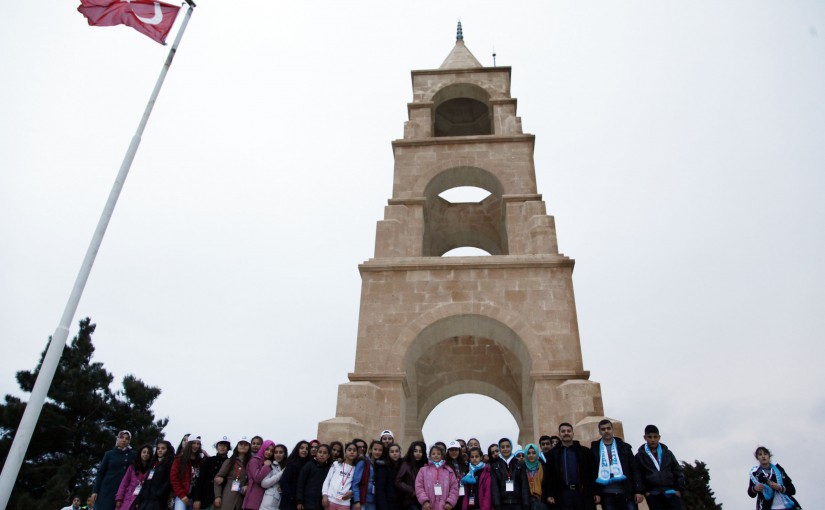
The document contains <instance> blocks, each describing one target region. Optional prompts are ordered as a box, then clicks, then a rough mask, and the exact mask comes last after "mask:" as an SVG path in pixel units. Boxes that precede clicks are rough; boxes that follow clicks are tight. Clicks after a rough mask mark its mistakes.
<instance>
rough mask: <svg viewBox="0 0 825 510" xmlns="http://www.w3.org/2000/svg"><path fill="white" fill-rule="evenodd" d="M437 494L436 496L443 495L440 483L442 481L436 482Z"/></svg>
mask: <svg viewBox="0 0 825 510" xmlns="http://www.w3.org/2000/svg"><path fill="white" fill-rule="evenodd" d="M435 495H436V496H440V495H441V484H440V483H436V484H435Z"/></svg>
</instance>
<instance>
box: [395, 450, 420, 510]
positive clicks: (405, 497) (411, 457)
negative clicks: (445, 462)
mask: <svg viewBox="0 0 825 510" xmlns="http://www.w3.org/2000/svg"><path fill="white" fill-rule="evenodd" d="M426 452H427V445H426V444H425V443H424V441H413V442H412V444H410V447H409V448H408V449H407V455H405V456H404V460H403V461H402V462H401V467H399V468H398V474H397V475H396V476H395V487H396V488H397V489H398V493H399V496H400V497H401V508H402V509H403V510H421V505H420V504H419V503H418V499H417V498H416V497H415V477H416V476H418V470H420V469H421V468H422V467H423V466H424V464H426V463H427V454H426Z"/></svg>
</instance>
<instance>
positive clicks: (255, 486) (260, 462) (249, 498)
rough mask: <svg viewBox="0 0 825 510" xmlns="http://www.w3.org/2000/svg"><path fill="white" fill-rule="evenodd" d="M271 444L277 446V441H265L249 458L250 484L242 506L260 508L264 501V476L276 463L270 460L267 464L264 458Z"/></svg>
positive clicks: (257, 509)
mask: <svg viewBox="0 0 825 510" xmlns="http://www.w3.org/2000/svg"><path fill="white" fill-rule="evenodd" d="M270 446H275V443H274V442H273V441H270V440H269V439H267V440H266V441H264V442H263V444H262V445H261V449H260V450H258V453H256V454H255V455H254V456H253V457H252V458H251V459H249V464H247V465H246V476H247V481H248V485H247V487H246V496H244V499H243V507H242V508H248V509H249V510H259V509H260V508H261V501H263V499H264V492H265V491H266V489H265V488H264V487H263V486H262V485H261V482H263V480H264V478H266V476H267V475H268V474H269V473H270V472H271V471H272V466H273V465H274V464H275V463H274V462H270V465H268V466H267V464H266V459H265V458H264V454H265V453H266V449H267V448H269V447H270Z"/></svg>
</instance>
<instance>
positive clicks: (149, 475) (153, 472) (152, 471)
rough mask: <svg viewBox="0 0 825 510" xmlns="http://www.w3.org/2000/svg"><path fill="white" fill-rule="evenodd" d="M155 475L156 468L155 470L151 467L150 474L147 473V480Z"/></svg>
mask: <svg viewBox="0 0 825 510" xmlns="http://www.w3.org/2000/svg"><path fill="white" fill-rule="evenodd" d="M153 476H155V470H154V469H150V470H149V474H148V475H146V479H147V480H151V479H152V477H153Z"/></svg>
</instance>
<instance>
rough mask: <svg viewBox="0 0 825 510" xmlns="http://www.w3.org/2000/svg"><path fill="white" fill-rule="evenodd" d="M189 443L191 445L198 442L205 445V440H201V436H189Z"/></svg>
mask: <svg viewBox="0 0 825 510" xmlns="http://www.w3.org/2000/svg"><path fill="white" fill-rule="evenodd" d="M187 441H189V442H190V443H191V442H192V441H197V442H199V443H201V444H203V439H202V438H201V435H200V434H189V439H187Z"/></svg>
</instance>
